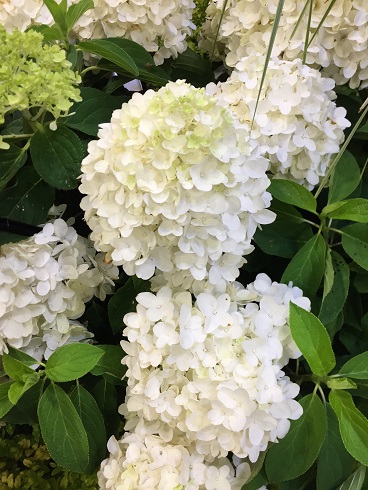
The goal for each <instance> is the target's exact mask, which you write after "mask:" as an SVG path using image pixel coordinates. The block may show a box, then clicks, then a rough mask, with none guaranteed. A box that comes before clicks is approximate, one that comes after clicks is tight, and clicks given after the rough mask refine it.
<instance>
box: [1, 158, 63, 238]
mask: <svg viewBox="0 0 368 490" xmlns="http://www.w3.org/2000/svg"><path fill="white" fill-rule="evenodd" d="M54 196H55V191H54V189H52V188H51V187H50V186H49V185H47V184H46V182H44V181H43V180H42V179H41V178H40V177H39V175H37V172H36V171H35V170H34V168H32V167H23V168H22V169H21V170H20V172H18V174H17V183H16V184H15V185H14V186H13V187H10V188H9V187H8V188H7V189H4V190H3V191H2V192H0V215H1V216H2V217H3V218H10V219H14V220H18V221H21V222H22V223H28V224H31V225H38V224H40V223H44V222H45V221H46V219H47V215H48V211H49V209H50V207H51V206H52V205H53V203H54ZM23 238H24V237H23Z"/></svg>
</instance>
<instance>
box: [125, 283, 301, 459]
mask: <svg viewBox="0 0 368 490" xmlns="http://www.w3.org/2000/svg"><path fill="white" fill-rule="evenodd" d="M232 294H233V297H234V299H232V298H231V297H230V295H229V294H228V293H224V294H211V293H206V292H205V293H200V294H199V295H198V296H197V298H196V301H195V303H194V304H193V302H192V296H191V294H190V293H189V292H187V291H185V292H177V293H174V294H173V293H172V291H171V289H170V288H168V287H163V288H161V289H160V290H159V291H158V292H157V294H153V293H148V292H147V293H140V294H138V296H137V302H138V305H137V310H136V312H133V313H128V314H127V315H126V316H125V317H124V323H125V325H127V327H126V328H125V330H124V332H123V333H124V336H126V337H127V339H128V341H122V343H121V345H122V348H123V350H124V352H126V354H127V355H126V356H125V357H124V359H123V361H122V362H123V363H124V364H126V365H127V367H128V369H127V372H126V376H127V380H128V387H127V396H126V402H125V404H123V405H122V406H121V408H120V412H121V413H123V414H124V415H125V414H129V413H133V414H136V416H137V417H138V418H144V419H145V420H147V421H150V422H152V423H155V422H158V423H162V424H165V426H166V431H165V437H166V440H167V442H170V441H172V440H174V441H175V438H177V437H178V434H177V432H175V431H179V432H181V433H182V436H183V437H184V438H185V440H187V441H189V442H190V443H193V444H194V445H195V447H196V450H197V451H198V452H199V453H200V454H203V455H211V456H212V457H217V456H220V457H225V456H226V455H227V453H228V452H230V451H231V452H232V453H233V454H235V455H236V456H238V457H241V458H246V457H249V459H250V461H252V462H254V461H256V460H257V458H258V456H259V453H260V451H264V450H266V448H267V445H268V443H269V442H270V441H276V440H277V439H280V438H282V437H284V436H285V434H286V433H287V431H288V430H289V426H290V420H293V419H297V418H298V417H300V415H301V413H302V410H301V407H300V405H299V404H298V403H297V402H296V401H295V400H294V398H295V397H296V396H297V394H298V392H299V387H298V385H296V384H294V383H292V382H290V380H289V378H288V377H287V376H285V373H284V372H283V371H282V368H283V367H284V366H285V365H286V364H287V363H288V361H289V359H290V358H294V359H296V358H298V357H299V356H300V351H299V350H298V348H297V346H296V345H295V343H294V341H293V339H292V337H291V334H290V327H289V324H288V316H289V303H290V301H293V302H294V303H296V304H298V305H299V306H301V307H303V308H306V309H309V308H310V301H309V299H307V298H305V297H303V293H302V291H301V290H300V289H299V288H296V287H292V285H291V284H290V285H285V284H278V283H275V282H272V281H271V279H270V278H269V277H268V276H267V275H266V274H259V275H258V276H257V278H256V280H255V281H254V282H253V283H252V284H250V285H249V286H247V288H234V289H233V291H232ZM128 419H129V415H128ZM131 427H134V424H132V422H130V425H129V428H131ZM170 428H171V432H170Z"/></svg>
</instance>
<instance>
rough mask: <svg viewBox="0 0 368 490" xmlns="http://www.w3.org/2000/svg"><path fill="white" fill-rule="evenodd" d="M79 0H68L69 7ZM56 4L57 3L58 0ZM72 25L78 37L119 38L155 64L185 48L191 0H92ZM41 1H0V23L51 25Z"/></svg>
mask: <svg viewBox="0 0 368 490" xmlns="http://www.w3.org/2000/svg"><path fill="white" fill-rule="evenodd" d="M78 1H79V0H68V6H70V5H73V4H76V3H78ZM58 3H60V2H59V1H58ZM93 3H94V8H93V9H90V10H88V11H87V12H85V13H84V14H83V15H82V17H81V18H80V19H79V20H78V21H77V23H76V25H75V26H74V32H75V34H76V35H77V37H78V38H79V39H80V40H88V39H101V38H106V37H122V38H125V39H131V40H132V41H135V42H136V43H138V44H140V45H141V46H143V47H144V48H146V49H147V51H150V52H152V53H154V60H155V62H156V64H157V65H160V64H162V63H163V62H164V60H165V58H170V57H171V56H173V57H175V58H176V57H177V56H178V54H179V53H182V52H184V51H185V50H186V48H187V42H186V37H187V36H190V35H191V34H192V32H193V30H194V29H195V25H194V24H193V22H192V15H193V10H194V8H195V4H194V2H193V1H192V0H94V2H93ZM53 23H54V21H53V18H52V16H51V13H50V11H49V10H48V9H47V7H46V5H45V4H44V2H43V0H3V1H2V2H1V9H0V24H1V25H3V26H4V27H5V28H6V29H7V30H13V29H14V28H17V29H19V30H21V31H24V30H25V29H27V28H28V27H29V26H30V25H32V24H46V25H51V24H53Z"/></svg>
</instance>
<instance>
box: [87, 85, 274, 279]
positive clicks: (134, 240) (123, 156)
mask: <svg viewBox="0 0 368 490" xmlns="http://www.w3.org/2000/svg"><path fill="white" fill-rule="evenodd" d="M98 136H99V139H98V140H97V141H92V142H90V143H89V146H88V152H89V155H88V156H87V157H86V158H85V159H84V160H83V162H82V172H83V173H82V184H81V186H80V187H79V189H80V191H81V192H82V193H83V194H86V197H84V198H83V199H82V201H81V207H82V209H83V210H84V211H85V219H86V221H87V224H88V225H89V227H90V228H91V229H92V233H91V239H92V240H93V241H94V242H95V246H96V248H97V249H98V250H101V251H103V252H106V257H107V260H112V262H113V263H114V264H116V265H122V266H123V268H124V270H125V272H126V273H127V274H128V275H133V274H136V275H137V276H138V277H141V278H143V279H149V278H150V277H151V276H152V275H153V274H154V272H155V269H158V270H160V271H163V272H170V271H172V270H174V269H177V270H183V271H188V272H189V273H190V274H191V276H193V277H194V278H195V279H197V280H202V279H205V278H207V277H208V278H209V280H210V281H211V282H213V281H216V280H217V279H218V277H219V276H220V275H221V274H225V273H226V272H225V270H226V268H222V269H223V270H222V272H221V271H218V270H217V269H218V267H217V266H218V264H219V263H221V261H225V262H226V261H227V260H230V259H231V257H232V256H236V264H237V267H238V266H240V265H241V264H242V263H243V259H242V258H241V257H242V255H244V254H248V253H250V252H251V251H252V250H253V248H254V247H253V245H251V239H252V237H253V235H254V233H255V231H256V229H257V227H258V226H260V225H262V224H267V223H270V222H272V221H273V220H274V219H275V214H274V213H272V212H271V211H269V210H268V209H266V208H267V207H268V206H269V205H270V201H271V195H270V193H269V192H267V191H266V189H267V187H268V186H269V183H270V181H269V179H268V177H267V176H266V170H267V168H268V160H267V159H265V158H263V157H261V156H259V155H258V153H257V152H258V150H257V148H256V149H255V150H254V149H253V148H252V144H253V143H252V142H251V140H250V139H249V133H248V132H247V130H246V129H244V128H243V127H242V126H241V125H240V124H239V123H238V121H237V120H236V119H234V117H233V115H232V114H231V112H230V111H229V110H228V109H226V108H223V107H221V106H220V105H219V104H218V103H217V99H216V98H215V97H211V96H209V95H207V94H206V93H205V90H204V89H198V88H195V87H193V86H191V85H189V84H187V83H185V82H184V81H182V80H179V81H177V82H169V83H168V84H167V85H166V86H165V87H163V88H161V89H160V90H158V92H154V91H152V90H148V91H147V92H146V93H145V94H144V95H142V94H138V93H135V94H134V95H133V97H132V99H131V100H130V101H129V102H128V103H125V104H123V106H122V108H121V109H120V110H116V111H114V113H113V115H112V119H111V122H110V123H106V124H101V129H100V130H99V133H98ZM212 267H214V268H215V269H214V272H213V273H212V272H211V268H212ZM237 274H238V272H237V271H236V274H233V276H234V277H233V279H235V277H236V275H237Z"/></svg>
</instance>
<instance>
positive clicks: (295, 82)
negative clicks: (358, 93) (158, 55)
mask: <svg viewBox="0 0 368 490" xmlns="http://www.w3.org/2000/svg"><path fill="white" fill-rule="evenodd" d="M263 68H264V56H250V57H247V58H244V59H243V60H241V61H240V62H239V63H237V65H236V69H235V70H234V71H233V72H232V74H231V76H230V77H229V79H228V80H227V81H226V82H223V83H218V84H217V85H215V84H214V83H211V84H209V85H208V86H207V89H206V90H207V92H208V93H209V94H210V95H214V96H216V97H218V98H219V100H220V101H222V102H223V103H224V104H225V106H226V107H228V108H230V109H231V110H232V111H233V112H234V114H235V116H236V117H237V118H238V119H239V121H240V122H241V123H243V124H245V125H246V126H247V127H248V128H249V131H251V138H252V140H254V141H256V142H257V144H258V145H259V148H260V152H261V153H262V154H263V155H265V156H266V157H267V158H268V159H269V160H270V171H271V172H272V173H273V174H274V175H275V176H276V177H278V178H287V179H291V180H294V181H295V182H298V183H299V184H302V185H305V186H306V187H307V188H308V189H313V188H314V187H315V186H316V185H317V184H318V183H319V182H320V180H321V179H322V177H323V176H324V175H325V174H326V170H327V168H328V165H329V163H330V161H331V157H332V155H334V154H336V153H338V151H339V148H340V145H341V144H342V142H343V141H344V132H343V130H344V129H345V128H347V127H348V126H350V122H349V121H348V120H347V119H345V116H346V109H344V108H343V107H336V104H335V102H333V100H334V99H335V98H336V94H335V92H334V91H333V88H334V86H335V82H334V80H333V79H331V78H323V77H322V76H321V74H320V72H319V71H317V70H315V69H314V68H310V67H309V66H306V65H303V63H302V61H301V60H300V59H296V60H294V61H285V60H279V59H278V58H274V59H271V60H270V62H269V64H268V68H267V73H266V77H265V79H264V83H263V88H262V94H261V97H260V101H259V104H258V107H257V111H256V115H255V118H254V121H253V115H254V111H255V107H256V101H257V96H258V92H259V87H260V83H261V79H262V74H263ZM251 127H252V130H251Z"/></svg>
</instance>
